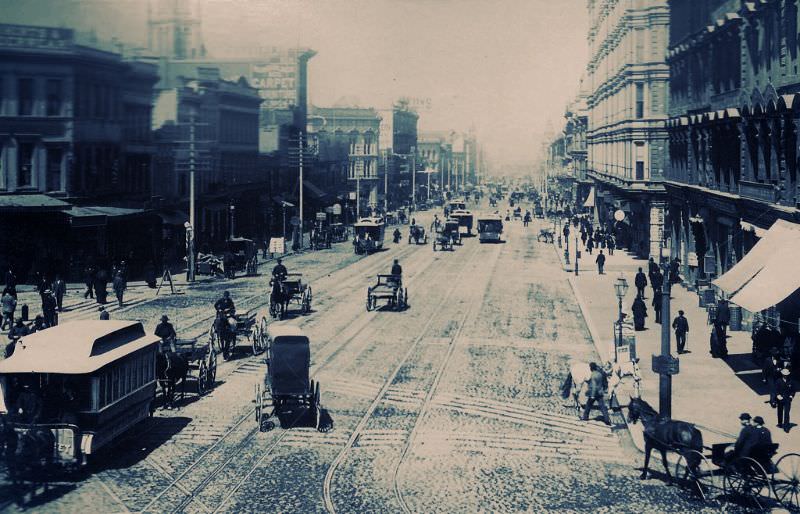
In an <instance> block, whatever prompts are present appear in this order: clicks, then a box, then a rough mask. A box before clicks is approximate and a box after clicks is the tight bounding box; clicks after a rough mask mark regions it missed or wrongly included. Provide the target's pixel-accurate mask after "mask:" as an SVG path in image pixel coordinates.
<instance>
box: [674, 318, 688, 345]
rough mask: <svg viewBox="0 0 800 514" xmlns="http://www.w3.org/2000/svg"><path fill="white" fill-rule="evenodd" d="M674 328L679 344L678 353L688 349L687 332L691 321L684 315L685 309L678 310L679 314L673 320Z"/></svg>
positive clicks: (676, 340)
mask: <svg viewBox="0 0 800 514" xmlns="http://www.w3.org/2000/svg"><path fill="white" fill-rule="evenodd" d="M672 328H673V329H674V330H675V342H676V343H677V345H678V354H681V353H683V352H684V351H686V350H685V349H686V334H687V333H688V332H689V321H688V320H687V319H686V316H684V315H683V311H682V310H679V311H678V316H677V317H676V318H675V319H674V320H672Z"/></svg>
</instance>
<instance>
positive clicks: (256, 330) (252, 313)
mask: <svg viewBox="0 0 800 514" xmlns="http://www.w3.org/2000/svg"><path fill="white" fill-rule="evenodd" d="M257 317H258V312H257V311H256V310H255V309H252V310H249V311H247V312H245V313H244V314H234V313H232V312H230V311H228V310H217V314H216V317H215V318H214V322H213V323H212V325H211V328H210V329H209V331H208V335H209V342H210V344H211V345H212V347H216V348H219V352H220V353H221V354H222V358H223V359H225V360H229V359H230V358H231V357H233V353H234V351H235V349H236V344H237V343H238V341H239V337H244V338H246V339H247V340H248V341H249V342H250V348H251V351H252V352H253V355H258V354H259V353H261V352H263V351H264V330H265V329H266V325H267V321H266V319H264V318H263V317H262V318H261V322H260V323H259V322H258V320H257Z"/></svg>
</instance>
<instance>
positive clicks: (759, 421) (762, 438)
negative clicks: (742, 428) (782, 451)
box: [753, 416, 772, 448]
mask: <svg viewBox="0 0 800 514" xmlns="http://www.w3.org/2000/svg"><path fill="white" fill-rule="evenodd" d="M753 432H754V433H755V434H756V444H757V445H758V446H761V447H762V448H763V447H766V446H768V445H770V444H772V434H771V433H770V431H769V429H768V428H767V427H765V426H764V418H762V417H761V416H756V417H754V418H753Z"/></svg>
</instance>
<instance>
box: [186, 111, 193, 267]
mask: <svg viewBox="0 0 800 514" xmlns="http://www.w3.org/2000/svg"><path fill="white" fill-rule="evenodd" d="M194 171H195V148H194V110H192V114H191V116H190V117H189V225H191V227H190V229H191V236H190V237H187V238H186V243H187V244H186V247H187V248H186V252H187V253H188V254H189V255H187V257H188V258H187V259H186V261H187V262H186V263H187V265H188V266H189V274H188V275H189V282H194V279H195V276H194V274H195V262H194V259H195V257H194V244H195V241H194V237H195V224H194V223H195V219H194Z"/></svg>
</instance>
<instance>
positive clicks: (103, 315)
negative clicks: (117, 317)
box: [97, 305, 111, 321]
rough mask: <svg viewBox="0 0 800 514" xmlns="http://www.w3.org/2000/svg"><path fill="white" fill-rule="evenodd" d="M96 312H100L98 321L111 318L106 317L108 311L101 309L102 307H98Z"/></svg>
mask: <svg viewBox="0 0 800 514" xmlns="http://www.w3.org/2000/svg"><path fill="white" fill-rule="evenodd" d="M97 310H99V311H100V319H101V320H103V321H106V320H108V319H110V318H111V316H109V315H108V311H107V310H106V308H105V307H103V306H102V305H101V306H100V307H98V309H97Z"/></svg>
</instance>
